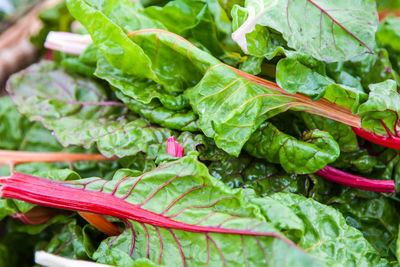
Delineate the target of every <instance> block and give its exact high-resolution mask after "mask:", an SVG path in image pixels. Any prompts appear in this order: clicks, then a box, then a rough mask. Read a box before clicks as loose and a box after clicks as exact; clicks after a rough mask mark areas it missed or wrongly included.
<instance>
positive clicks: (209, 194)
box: [50, 154, 323, 266]
mask: <svg viewBox="0 0 400 267" xmlns="http://www.w3.org/2000/svg"><path fill="white" fill-rule="evenodd" d="M59 186H61V187H68V188H71V187H73V188H76V189H77V190H79V191H80V192H82V194H84V193H85V192H86V193H89V192H91V193H95V192H93V191H96V192H101V193H97V194H101V195H103V196H105V195H107V197H111V198H115V199H116V201H119V202H120V201H123V202H124V203H126V204H124V205H132V206H131V207H132V208H133V207H135V209H138V210H137V211H138V212H139V211H140V212H139V213H137V212H133V213H132V214H135V215H134V216H137V215H139V217H137V221H136V220H135V221H133V220H131V219H129V220H128V219H125V224H126V229H125V231H124V232H123V233H122V234H121V235H120V236H117V237H110V238H108V239H106V240H105V241H103V243H102V244H101V245H100V248H99V249H98V251H97V252H96V253H95V254H94V257H95V258H96V259H100V258H102V257H103V253H104V252H105V250H106V249H105V248H111V249H118V250H121V251H123V252H125V253H128V255H130V256H131V257H132V258H134V259H138V258H143V257H147V258H150V260H152V261H154V262H156V263H159V264H165V265H167V266H185V265H189V264H190V265H207V262H208V263H212V264H217V265H222V266H230V265H237V264H239V265H245V264H247V265H248V266H260V265H266V264H268V265H270V266H281V263H282V259H284V260H285V262H286V263H287V264H288V265H292V264H296V265H297V266H323V265H322V263H321V261H322V260H323V259H321V260H319V259H317V258H316V257H309V256H308V255H307V254H305V253H304V252H303V251H302V250H301V249H299V248H298V247H297V246H295V245H294V244H291V243H290V242H289V241H288V240H287V239H285V238H284V236H283V234H281V233H280V232H279V230H278V229H277V228H275V227H274V223H271V222H269V221H267V220H266V218H265V216H264V215H263V214H262V212H261V210H260V207H259V206H258V204H252V203H250V202H249V201H250V199H253V198H255V195H254V193H253V191H252V190H243V189H236V190H232V189H230V188H228V187H227V186H225V185H224V184H223V183H222V182H220V181H218V180H217V179H215V178H214V177H212V176H210V174H209V173H208V169H207V167H206V166H205V165H203V164H202V163H200V162H198V161H197V155H196V154H193V155H189V156H187V157H184V158H182V159H180V160H177V161H174V162H170V163H166V164H162V165H160V166H159V167H158V168H157V169H155V170H153V171H150V172H147V173H144V174H142V175H140V174H135V173H134V172H126V171H121V172H118V173H117V174H116V175H115V177H114V179H113V180H111V181H109V180H103V179H99V178H89V179H84V180H79V181H76V182H73V181H70V182H60V183H59ZM77 201H79V200H77ZM107 203H108V202H107ZM107 203H98V204H100V205H107ZM121 203H122V202H121ZM128 203H130V204H128ZM50 205H51V204H50ZM108 205H112V204H111V203H108ZM271 205H273V201H270V202H269V207H265V210H268V209H271V208H272V207H270V206H271ZM110 208H111V207H110ZM106 211H107V209H106ZM143 212H152V213H151V214H152V215H151V216H152V217H153V218H155V217H154V216H156V217H157V218H159V219H160V220H165V219H167V220H170V221H171V222H172V224H176V223H179V222H180V223H184V224H187V225H191V227H194V229H200V230H198V231H197V230H194V232H191V231H190V232H189V231H184V230H178V229H179V227H178V229H176V228H174V226H172V225H171V227H168V228H165V227H163V223H155V221H153V219H151V218H150V217H149V214H147V216H145V217H141V216H143V215H140V213H143ZM157 220H158V219H156V221H157ZM282 220H283V219H282ZM206 227H211V228H206ZM201 229H204V230H203V231H202V230H201ZM205 229H208V230H205ZM209 229H221V230H222V229H224V230H223V231H227V233H217V232H215V231H218V230H209ZM238 230H242V231H243V232H242V234H231V233H232V232H235V231H238ZM196 231H197V232H196ZM213 231H214V232H213ZM256 232H257V233H258V234H256ZM247 233H248V234H252V233H253V235H248V234H247ZM264 234H265V235H264ZM228 240H229V242H227V241H228Z"/></svg>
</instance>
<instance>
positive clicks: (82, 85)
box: [8, 62, 173, 158]
mask: <svg viewBox="0 0 400 267" xmlns="http://www.w3.org/2000/svg"><path fill="white" fill-rule="evenodd" d="M31 84H35V85H36V86H35V87H34V90H33V89H32V87H31V86H30V85H31ZM8 90H9V92H10V94H11V96H12V98H13V100H14V102H15V103H16V104H17V106H18V109H19V111H20V112H21V113H22V114H24V115H26V116H28V118H29V119H30V120H38V121H40V122H42V124H43V125H44V126H45V127H46V128H47V129H50V130H52V131H53V132H54V134H55V135H56V137H57V139H58V140H59V142H60V143H61V144H62V145H64V146H68V145H82V146H84V147H85V148H89V147H90V146H91V145H92V144H93V143H95V142H97V147H98V149H99V151H100V152H101V153H102V154H103V155H105V156H107V157H111V156H114V155H116V156H118V157H124V156H128V155H134V154H137V153H139V152H145V153H146V154H147V157H148V158H156V157H157V154H158V152H159V150H160V148H161V146H162V143H163V142H165V141H166V140H167V139H168V138H169V137H170V136H171V135H172V133H173V132H172V131H171V130H169V129H165V128H156V127H152V126H150V125H149V123H148V122H147V121H146V120H144V119H136V120H133V121H130V119H129V118H128V117H126V108H125V105H124V104H122V103H120V102H113V101H108V99H107V92H106V91H105V90H104V88H102V87H101V86H100V85H99V84H97V83H95V82H94V81H92V80H89V79H85V78H81V77H77V76H71V75H68V74H67V73H65V72H64V71H63V70H61V69H59V68H57V67H56V65H54V64H53V63H49V62H42V63H39V64H36V65H32V66H31V67H30V68H28V69H26V70H25V71H23V72H21V73H19V74H16V75H14V76H13V77H12V78H11V79H10V82H9V87H8Z"/></svg>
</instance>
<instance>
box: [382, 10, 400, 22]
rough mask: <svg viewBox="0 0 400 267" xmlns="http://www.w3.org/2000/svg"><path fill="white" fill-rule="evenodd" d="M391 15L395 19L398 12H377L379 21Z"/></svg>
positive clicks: (398, 14) (398, 15)
mask: <svg viewBox="0 0 400 267" xmlns="http://www.w3.org/2000/svg"><path fill="white" fill-rule="evenodd" d="M389 15H393V16H395V17H400V10H384V11H380V12H379V21H382V20H384V19H385V18H386V17H387V16H389Z"/></svg>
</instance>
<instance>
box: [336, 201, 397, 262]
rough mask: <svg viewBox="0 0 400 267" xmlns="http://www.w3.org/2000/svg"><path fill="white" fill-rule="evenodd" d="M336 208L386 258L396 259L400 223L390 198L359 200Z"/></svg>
mask: <svg viewBox="0 0 400 267" xmlns="http://www.w3.org/2000/svg"><path fill="white" fill-rule="evenodd" d="M334 207H335V208H336V209H337V210H338V211H340V212H341V213H342V214H343V216H344V217H345V219H346V222H347V223H348V224H349V225H351V226H353V227H355V228H357V229H359V230H360V231H361V232H363V234H364V236H365V238H366V239H367V240H368V241H369V242H370V243H371V244H372V245H373V246H374V247H375V249H376V250H377V251H378V252H379V253H380V254H381V255H382V256H383V257H385V258H387V257H388V258H389V259H394V257H395V250H396V244H395V243H396V236H397V235H398V224H399V221H400V216H399V213H398V212H397V210H396V204H395V203H394V201H393V200H390V199H389V198H384V197H380V198H375V199H362V198H357V199H355V200H352V201H351V202H349V203H346V204H343V205H340V204H335V205H334Z"/></svg>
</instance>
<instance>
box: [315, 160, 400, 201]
mask: <svg viewBox="0 0 400 267" xmlns="http://www.w3.org/2000/svg"><path fill="white" fill-rule="evenodd" d="M316 174H317V175H318V176H321V177H322V178H325V179H327V180H330V181H332V182H335V183H338V184H342V185H345V186H349V187H353V188H357V189H362V190H368V191H373V192H380V193H393V194H394V193H396V187H395V184H394V181H393V180H371V179H367V178H363V177H360V176H357V175H353V174H350V173H347V172H344V171H341V170H338V169H335V168H332V167H329V166H326V167H325V168H323V169H322V170H319V171H317V172H316Z"/></svg>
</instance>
